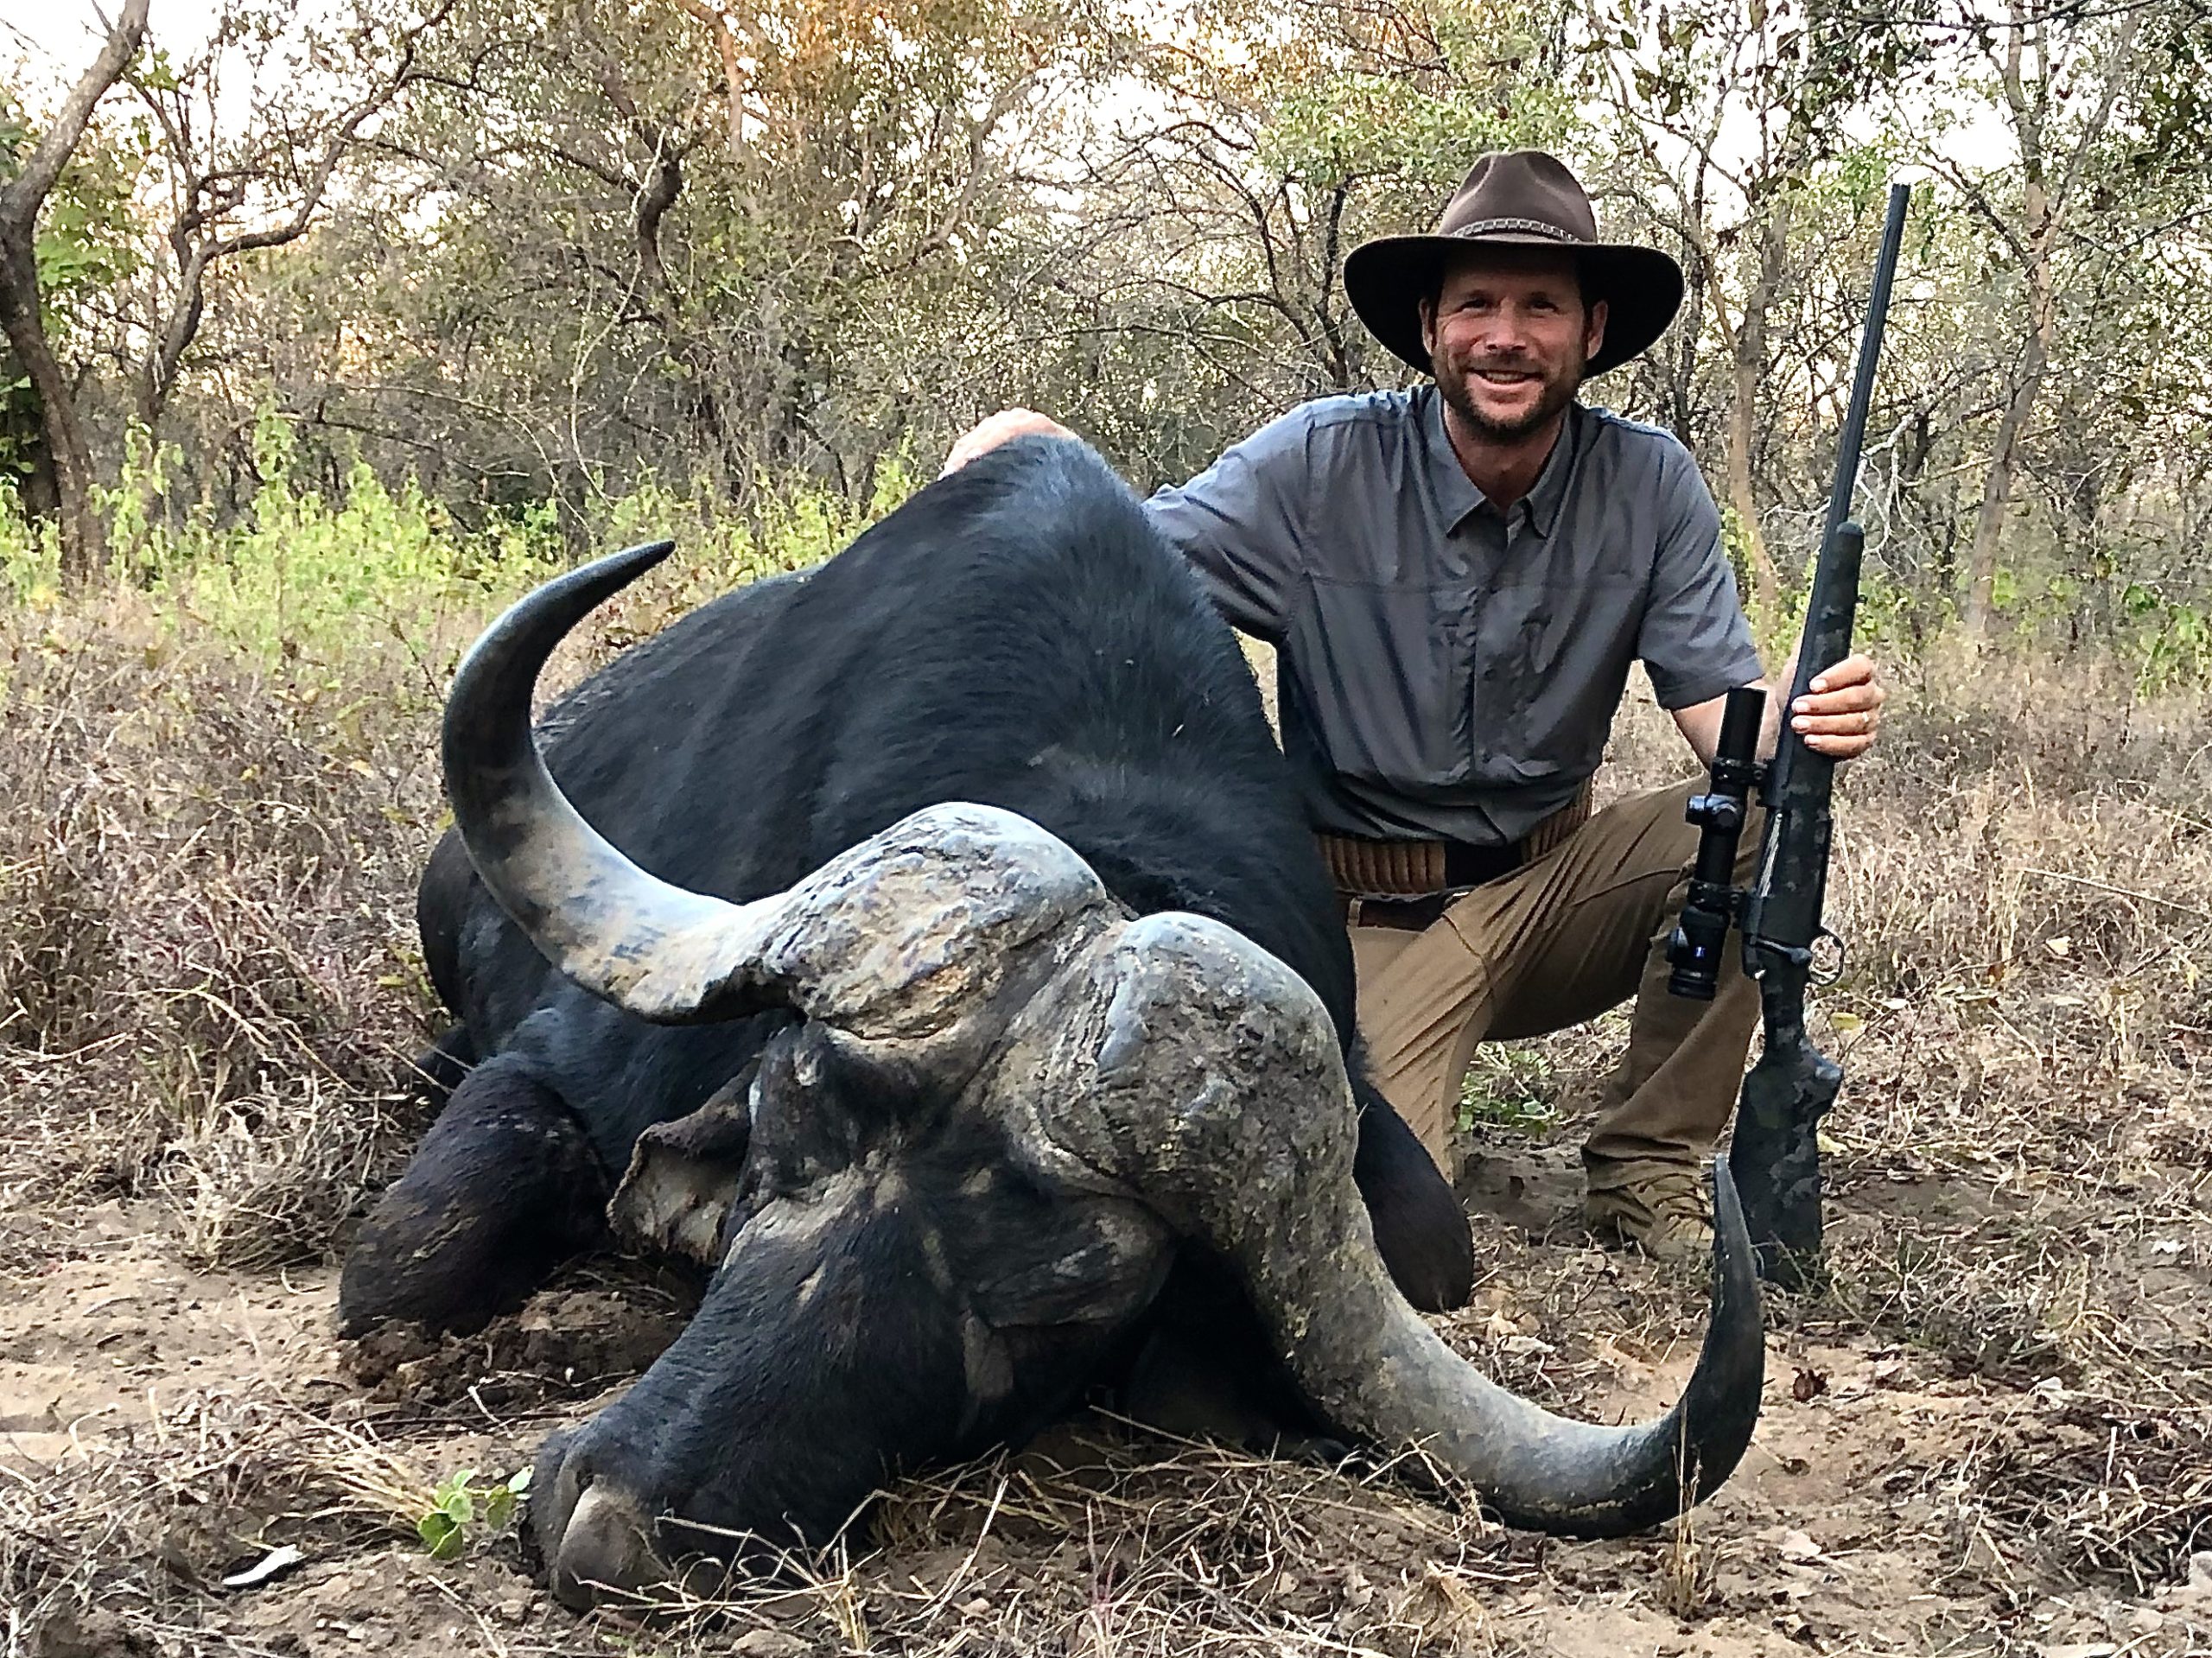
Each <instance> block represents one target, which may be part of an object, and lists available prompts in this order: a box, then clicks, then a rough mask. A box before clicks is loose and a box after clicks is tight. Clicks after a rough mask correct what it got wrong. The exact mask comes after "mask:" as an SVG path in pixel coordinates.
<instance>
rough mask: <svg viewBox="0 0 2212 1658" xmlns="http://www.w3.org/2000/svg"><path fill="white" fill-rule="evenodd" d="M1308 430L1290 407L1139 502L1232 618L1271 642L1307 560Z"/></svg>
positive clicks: (1278, 633)
mask: <svg viewBox="0 0 2212 1658" xmlns="http://www.w3.org/2000/svg"><path fill="white" fill-rule="evenodd" d="M1311 431H1312V427H1311V423H1310V422H1308V421H1307V420H1306V418H1305V417H1304V415H1303V413H1302V411H1300V410H1292V411H1291V412H1290V413H1289V414H1287V415H1285V416H1282V418H1281V419H1280V420H1276V421H1273V422H1269V423H1268V425H1266V426H1263V427H1262V428H1261V429H1259V430H1258V431H1256V432H1255V433H1253V434H1252V435H1251V436H1249V437H1248V438H1246V439H1245V440H1244V441H1243V442H1242V443H1239V444H1237V445H1236V447H1235V448H1232V449H1230V450H1229V451H1228V452H1227V453H1226V454H1224V455H1223V456H1222V457H1221V459H1220V460H1218V461H1215V462H1214V463H1213V465H1211V467H1207V468H1206V469H1205V471H1204V472H1202V473H1199V474H1198V476H1197V477H1195V478H1193V479H1192V480H1191V481H1190V482H1189V483H1187V484H1181V485H1170V486H1167V487H1166V488H1165V489H1162V490H1160V491H1159V492H1157V493H1156V494H1154V496H1153V497H1152V499H1150V500H1148V501H1147V502H1146V503H1145V511H1146V512H1147V514H1148V515H1150V517H1151V518H1152V521H1153V523H1154V524H1155V525H1156V526H1157V527H1158V528H1159V530H1160V533H1161V534H1163V535H1165V536H1166V537H1167V539H1168V540H1169V541H1171V542H1173V543H1174V544H1175V546H1176V547H1177V548H1178V549H1179V550H1180V551H1181V552H1182V554H1183V556H1185V558H1187V559H1189V560H1190V561H1191V562H1192V564H1193V565H1194V566H1196V567H1197V569H1198V574H1199V575H1200V576H1201V577H1202V578H1203V579H1204V580H1205V584H1206V589H1207V591H1208V592H1209V593H1210V594H1212V596H1213V601H1214V604H1215V606H1216V607H1217V608H1218V609H1219V610H1220V611H1221V613H1222V614H1223V615H1224V616H1225V617H1226V618H1228V619H1229V624H1230V626H1232V627H1234V628H1236V630H1237V631H1238V632H1243V633H1249V634H1251V635H1252V636H1253V637H1254V638H1261V639H1265V640H1266V641H1267V642H1268V644H1270V645H1279V644H1281V642H1282V637H1283V633H1284V631H1285V629H1286V627H1287V625H1288V619H1289V616H1290V611H1291V607H1292V604H1293V603H1294V600H1295V597H1296V594H1297V588H1298V581H1299V576H1300V572H1301V571H1302V570H1303V569H1305V565H1306V537H1307V535H1308V533H1309V529H1308V513H1307V510H1306V504H1307V503H1308V502H1309V501H1310V500H1311V499H1313V489H1314V468H1313V456H1312V454H1311V453H1310V448H1309V443H1308V439H1309V437H1310V435H1311Z"/></svg>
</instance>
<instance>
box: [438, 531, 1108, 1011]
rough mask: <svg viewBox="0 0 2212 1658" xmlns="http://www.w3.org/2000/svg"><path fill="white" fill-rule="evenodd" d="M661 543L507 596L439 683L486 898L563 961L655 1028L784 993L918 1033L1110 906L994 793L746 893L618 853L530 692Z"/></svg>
mask: <svg viewBox="0 0 2212 1658" xmlns="http://www.w3.org/2000/svg"><path fill="white" fill-rule="evenodd" d="M672 546H673V543H669V542H655V543H652V544H650V545H647V546H643V547H635V548H632V549H630V550H629V551H627V552H622V553H616V554H613V555H611V556H608V557H606V558H602V559H601V560H599V561H598V562H595V563H592V564H588V565H585V566H584V567H583V568H582V569H577V570H573V571H571V572H569V574H568V575H563V576H561V577H558V578H556V580H554V581H549V582H547V583H545V584H544V585H543V587H540V588H537V590H536V591H535V592H533V593H531V594H528V595H526V596H525V597H524V598H523V599H521V600H518V602H517V603H516V604H514V605H513V606H512V607H511V608H509V609H508V610H507V612H506V613H505V614H504V615H502V616H501V617H500V618H499V619H498V620H497V621H496V622H494V623H493V625H492V626H491V627H490V628H489V629H487V630H486V632H485V634H484V636H483V637H482V638H480V639H479V640H478V641H477V642H476V645H475V646H474V649H472V650H471V651H469V653H468V656H467V659H466V660H465V661H463V662H462V664H461V670H460V671H459V672H458V673H457V674H456V675H455V676H454V684H453V689H452V691H451V693H450V694H449V696H448V698H447V702H446V715H445V731H444V754H445V780H446V791H447V793H448V796H449V797H451V799H452V802H453V810H454V825H455V827H456V828H457V829H459V830H460V831H461V840H462V842H463V843H464V844H465V845H466V846H467V849H468V855H469V858H470V860H471V861H472V862H474V865H475V867H476V872H477V873H478V874H479V875H480V877H481V878H482V880H483V881H484V884H485V886H486V887H488V888H489V889H490V891H491V893H492V895H493V898H495V899H497V900H498V901H499V905H500V907H501V908H503V909H504V910H505V912H507V914H508V915H509V916H510V917H512V918H513V919H514V921H515V923H516V924H517V925H518V926H519V927H521V928H522V930H523V931H524V932H525V933H526V934H528V935H529V937H530V938H531V941H532V942H533V943H536V944H537V948H538V949H539V950H541V951H543V954H544V955H545V956H546V958H547V959H548V960H549V961H550V962H552V963H553V964H554V965H555V966H556V967H557V968H558V969H560V970H561V971H562V972H563V973H564V974H566V975H568V976H569V978H571V979H573V980H574V981H575V982H576V983H578V984H580V985H582V987H583V988H585V989H587V990H589V991H591V992H593V993H594V994H596V995H600V996H602V997H604V998H606V999H607V1001H611V1002H613V1003H614V1004H615V1005H616V1006H617V1007H622V1008H624V1009H626V1011H628V1012H630V1013H635V1014H637V1015H638V1016H639V1017H640V1018H642V1019H648V1020H656V1021H658V1022H661V1023H665V1024H683V1023H694V1022H700V1023H703V1022H707V1021H711V1020H723V1019H731V1018H735V1017H737V1016H739V1015H741V1014H742V1013H747V1012H749V1011H753V1010H754V1009H757V1008H759V1007H763V1006H767V1005H785V1006H790V1007H795V1008H797V1009H798V1011H800V1012H801V1013H805V1014H807V1015H808V1016H810V1017H813V1018H818V1019H823V1020H827V1021H829V1022H830V1023H832V1024H835V1025H836V1026H839V1027H840V1028H842V1029H843V1030H845V1031H847V1032H849V1033H852V1034H854V1035H856V1036H861V1037H867V1038H891V1039H899V1038H918V1037H924V1036H930V1035H933V1034H936V1033H938V1032H944V1031H945V1030H946V1029H947V1028H948V1027H949V1026H951V1025H953V1024H954V1023H955V1022H956V1021H957V1020H959V1018H960V1015H961V1013H962V1012H963V1010H965V1009H967V1008H969V1007H973V1006H975V1005H976V998H977V997H978V996H988V994H990V993H991V992H992V991H993V990H994V989H995V987H996V986H997V984H998V983H999V982H1000V981H1001V976H1002V975H1003V973H1004V972H1005V971H1006V969H1007V960H1008V956H1009V954H1010V952H1012V951H1014V950H1018V949H1019V948H1020V946H1021V945H1023V944H1025V943H1028V942H1029V941H1030V940H1032V939H1033V938H1036V937H1039V936H1040V935H1041V934H1044V933H1046V932H1047V931H1051V930H1052V928H1054V927H1056V926H1058V924H1060V923H1061V922H1062V921H1064V920H1065V919H1066V918H1069V917H1070V916H1071V915H1074V914H1076V913H1077V912H1080V911H1083V910H1085V909H1089V908H1090V907H1092V906H1094V905H1103V903H1104V893H1103V890H1102V889H1101V888H1100V886H1099V885H1098V881H1097V878H1096V876H1095V875H1093V874H1092V873H1090V869H1089V867H1087V866H1085V865H1084V862H1083V861H1082V860H1081V859H1079V858H1078V857H1077V856H1076V854H1074V853H1072V852H1071V851H1070V850H1069V849H1068V848H1067V847H1066V846H1065V845H1064V844H1063V843H1062V842H1059V841H1058V839H1056V838H1054V837H1053V836H1052V835H1049V834H1047V833H1046V831H1045V830H1043V829H1039V828H1038V827H1037V826H1036V825H1035V824H1033V823H1030V822H1029V821H1028V820H1027V819H1026V818H1023V817H1020V816H1016V815H1015V814H1014V813H1012V812H1008V811H1004V810H999V809H997V808H995V807H990V806H975V805H964V804H947V805H941V806H932V807H930V808H928V809H926V810H922V811H919V812H916V813H914V814H913V815H912V816H909V817H906V818H905V819H903V820H902V821H900V822H899V823H894V824H893V825H892V826H891V827H890V828H888V829H885V830H883V831H882V832H881V833H880V834H879V835H874V836H873V837H871V838H870V839H868V840H867V841H864V842H861V844H860V845H858V846H856V847H855V848H852V849H851V850H849V851H848V852H845V853H843V854H840V855H839V856H838V857H836V858H834V859H832V860H831V861H829V862H828V863H826V864H824V865H823V867H821V868H820V869H818V870H817V871H815V872H814V873H812V874H810V875H809V876H807V877H806V878H805V879H804V880H802V881H801V882H799V884H798V886H794V887H792V888H791V890H790V891H788V892H783V893H772V894H770V895H768V896H766V897H763V898H760V899H756V900H754V901H753V902H750V903H731V902H728V901H727V900H725V899H719V898H713V897H709V896H706V895H703V894H701V893H693V892H688V891H686V890H685V889H684V888H683V887H681V886H673V885H671V883H669V882H667V881H664V880H660V879H658V877H656V876H654V875H652V874H649V873H646V872H645V870H643V869H641V868H639V867H638V866H637V865H636V864H635V863H633V862H632V861H630V859H628V858H627V857H626V856H625V855H624V854H622V853H621V852H620V851H618V850H617V849H616V848H614V847H613V845H611V844H610V843H609V842H607V839H606V838H605V837H604V836H602V835H601V834H600V833H599V832H598V831H597V830H596V829H593V828H592V826H591V825H590V824H589V823H586V822H585V821H584V820H583V818H582V816H579V815H578V814H577V812H576V810H575V807H573V806H571V805H570V804H569V802H568V800H567V798H566V797H564V796H563V794H562V792H561V791H560V788H559V786H558V785H556V783H555V782H554V781H553V778H552V777H551V775H550V773H549V772H547V771H546V769H545V763H544V760H543V758H542V757H541V756H540V755H539V753H538V749H537V740H536V738H535V736H534V735H533V734H532V732H531V695H532V692H533V690H534V689H535V687H536V684H537V675H538V671H539V670H540V669H541V668H542V667H543V665H544V663H545V660H546V658H547V657H549V656H550V655H551V654H552V652H553V650H554V647H555V646H556V645H559V644H560V642H561V640H562V639H563V638H564V637H565V636H566V635H567V634H568V632H569V630H570V629H571V628H573V627H574V626H575V625H576V623H577V622H579V621H581V620H582V619H583V617H584V616H585V615H586V614H587V613H588V612H589V611H590V610H591V609H592V607H594V606H595V605H597V604H598V603H600V602H601V600H604V599H606V598H607V596H608V595H609V594H613V593H614V592H615V591H617V590H618V589H619V588H622V587H624V586H625V585H626V584H627V583H629V582H630V581H633V580H635V579H636V578H637V577H638V576H639V575H642V574H644V573H645V571H646V570H649V569H652V567H653V566H654V565H656V564H658V563H659V562H661V560H662V559H664V558H665V557H666V556H668V554H669V553H670V551H671V549H672ZM740 783H741V779H737V778H732V779H729V780H728V786H733V787H734V786H737V785H739V784H740Z"/></svg>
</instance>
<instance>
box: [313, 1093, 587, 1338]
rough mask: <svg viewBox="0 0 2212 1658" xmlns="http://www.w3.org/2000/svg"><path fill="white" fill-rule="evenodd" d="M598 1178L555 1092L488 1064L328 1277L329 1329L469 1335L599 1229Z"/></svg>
mask: <svg viewBox="0 0 2212 1658" xmlns="http://www.w3.org/2000/svg"><path fill="white" fill-rule="evenodd" d="M606 1204H607V1176H606V1173H605V1172H604V1171H603V1170H602V1169H601V1167H600V1165H599V1159H598V1158H597V1156H596V1155H595V1154H594V1153H593V1151H592V1149H591V1146H590V1144H589V1142H588V1140H586V1139H585V1137H584V1133H583V1130H582V1128H580V1127H579V1126H578V1125H577V1123H576V1121H575V1118H574V1117H573V1116H572V1115H569V1109H568V1108H567V1107H566V1106H564V1105H563V1103H562V1102H561V1100H560V1098H559V1096H556V1094H554V1093H553V1092H552V1091H551V1090H550V1089H547V1088H546V1087H544V1086H543V1084H542V1083H538V1082H537V1081H536V1080H535V1079H534V1078H533V1077H531V1076H530V1075H529V1074H528V1072H527V1071H525V1070H524V1069H523V1067H522V1066H521V1065H520V1064H518V1063H517V1062H515V1061H513V1060H510V1059H494V1060H493V1061H492V1062H491V1063H490V1064H485V1065H482V1066H480V1067H479V1068H478V1069H476V1070H473V1071H471V1072H470V1073H469V1074H468V1076H467V1078H466V1080H464V1081H463V1082H462V1083H461V1086H460V1087H459V1088H457V1089H454V1096H453V1098H452V1099H451V1101H449V1102H448V1103H447V1106H446V1109H444V1111H443V1112H442V1113H441V1114H440V1115H439V1117H438V1120H437V1121H436V1122H435V1123H433V1124H432V1125H431V1127H430V1132H429V1134H426V1135H424V1136H423V1144H422V1146H421V1147H420V1149H418V1150H417V1151H416V1153H415V1157H414V1159H413V1161H411V1162H410V1163H409V1164H408V1166H407V1172H406V1173H405V1174H404V1175H403V1176H402V1177H401V1178H400V1180H399V1183H398V1184H397V1185H395V1186H393V1187H392V1188H391V1190H390V1191H387V1192H385V1194H384V1196H383V1197H382V1198H381V1199H379V1200H378V1204H377V1206H376V1208H375V1209H374V1210H372V1212H371V1213H370V1216H369V1218H368V1220H367V1222H366V1223H365V1224H364V1225H363V1227H362V1229H361V1232H360V1236H359V1237H358V1238H357V1239H356V1240H355V1241H354V1244H353V1249H352V1250H351V1251H350V1252H349V1253H348V1254H347V1255H346V1265H345V1268H344V1270H343V1272H342V1273H341V1274H340V1278H339V1286H338V1327H339V1333H340V1335H343V1336H346V1337H358V1336H360V1335H362V1334H365V1332H367V1331H371V1330H373V1329H375V1328H377V1327H378V1325H381V1324H392V1323H402V1322H404V1323H410V1324H419V1325H421V1326H423V1328H424V1329H426V1330H429V1331H456V1332H464V1333H465V1332H467V1331H473V1330H478V1329H480V1328H482V1327H483V1325H485V1324H487V1323H488V1322H490V1321H491V1319H492V1318H494V1317H496V1316H497V1315H498V1314H499V1313H501V1312H507V1311H509V1310H511V1309H512V1308H514V1307H516V1306H518V1305H521V1303H522V1301H523V1299H524V1297H526V1296H527V1295H529V1293H531V1291H532V1290H534V1289H536V1288H537V1286H539V1285H540V1284H542V1283H543V1282H544V1281H545V1279H546V1278H547V1276H548V1275H549V1274H550V1273H551V1272H552V1271H553V1269H554V1268H555V1267H558V1266H559V1265H560V1264H561V1263H562V1262H563V1261H567V1260H569V1258H570V1257H572V1256H574V1255H580V1254H582V1252H583V1251H584V1250H586V1249H588V1248H592V1247H593V1246H594V1244H596V1243H598V1242H600V1241H601V1238H602V1236H603V1235H604V1231H605V1227H606V1221H605V1210H606Z"/></svg>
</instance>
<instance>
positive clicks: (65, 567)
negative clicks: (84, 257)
mask: <svg viewBox="0 0 2212 1658" xmlns="http://www.w3.org/2000/svg"><path fill="white" fill-rule="evenodd" d="M0 329H4V330H5V331H6V333H7V335H8V344H9V346H10V348H11V349H12V350H13V351H14V352H15V353H16V361H17V362H18V363H20V364H21V365H22V369H23V374H24V376H25V378H28V379H29V381H30V383H31V390H32V391H34V392H35V394H36V395H37V397H38V403H39V409H40V413H41V418H42V421H43V424H44V428H45V433H46V448H47V454H48V458H49V459H50V460H51V461H52V463H53V467H54V474H53V475H54V518H55V521H56V523H57V524H58V525H59V527H60V531H61V574H62V575H63V576H64V577H65V578H66V579H67V580H69V581H82V580H84V579H86V577H88V576H90V575H92V574H93V573H94V572H95V571H97V570H98V569H99V568H100V566H101V564H102V563H103V562H105V554H106V550H107V541H106V536H105V532H104V530H103V528H102V526H101V524H100V516H99V509H98V507H97V506H96V505H95V504H94V502H93V499H92V488H93V481H94V480H93V475H92V449H91V447H90V446H89V445H88V444H87V443H86V441H85V429H84V425H83V423H82V422H79V420H78V418H77V405H76V403H75V402H74V400H73V399H72V398H71V397H70V395H69V383H68V381H67V378H64V377H63V375H62V372H61V365H60V363H59V362H57V361H55V360H54V347H53V346H52V345H51V344H49V343H48V340H47V337H46V323H45V320H44V319H43V318H42V317H41V315H40V314H39V303H38V261H37V257H36V255H35V253H34V252H33V251H32V243H31V227H30V226H29V225H24V226H22V227H21V228H20V230H18V229H17V228H16V227H15V226H8V227H5V228H0Z"/></svg>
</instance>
